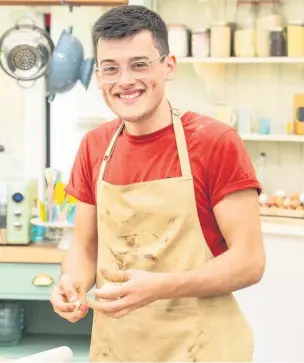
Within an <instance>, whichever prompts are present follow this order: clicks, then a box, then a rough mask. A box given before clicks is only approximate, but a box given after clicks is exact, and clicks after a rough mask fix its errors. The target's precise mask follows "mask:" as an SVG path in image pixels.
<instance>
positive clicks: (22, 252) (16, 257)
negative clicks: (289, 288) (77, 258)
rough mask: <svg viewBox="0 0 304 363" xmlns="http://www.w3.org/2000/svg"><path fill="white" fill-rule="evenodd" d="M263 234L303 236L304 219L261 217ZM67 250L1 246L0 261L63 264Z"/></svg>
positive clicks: (50, 245) (52, 246) (53, 246)
mask: <svg viewBox="0 0 304 363" xmlns="http://www.w3.org/2000/svg"><path fill="white" fill-rule="evenodd" d="M261 219H262V229H263V234H264V235H265V236H266V235H273V236H280V237H281V238H282V237H291V238H292V237H296V238H297V237H303V242H304V219H295V218H280V217H261ZM65 252H66V251H65V250H62V249H59V248H57V244H55V243H42V244H30V245H26V246H13V245H4V246H0V262H3V263H5V262H7V263H46V264H61V262H62V259H63V256H64V254H65Z"/></svg>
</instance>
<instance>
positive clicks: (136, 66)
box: [131, 62, 149, 72]
mask: <svg viewBox="0 0 304 363" xmlns="http://www.w3.org/2000/svg"><path fill="white" fill-rule="evenodd" d="M131 69H132V70H133V71H136V72H142V71H146V70H147V69H149V63H146V62H136V63H133V64H132V65H131Z"/></svg>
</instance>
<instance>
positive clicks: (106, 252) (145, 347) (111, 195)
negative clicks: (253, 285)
mask: <svg viewBox="0 0 304 363" xmlns="http://www.w3.org/2000/svg"><path fill="white" fill-rule="evenodd" d="M172 113H173V126H174V131H175V137H176V143H177V151H178V155H179V160H180V164H181V170H182V176H181V177H177V178H170V179H164V180H155V181H149V182H142V183H135V184H131V185H125V186H116V185H111V184H109V183H107V182H105V181H104V180H103V179H104V174H105V169H106V165H107V162H111V159H110V157H111V154H112V152H113V149H114V145H115V142H116V140H117V137H118V136H119V134H120V133H121V132H122V130H123V127H124V125H123V124H122V125H121V127H120V128H119V129H118V130H117V132H116V133H115V135H114V136H113V138H112V141H111V142H110V145H109V147H108V149H107V151H106V154H105V158H104V160H103V162H102V165H101V170H100V176H99V181H98V188H97V211H98V235H99V242H98V243H99V244H98V269H100V268H101V267H102V268H107V269H109V270H112V271H113V270H115V269H117V268H119V269H142V270H148V271H153V272H181V271H186V270H191V269H195V268H198V267H202V266H203V265H204V264H205V263H206V262H207V261H208V260H210V259H212V258H213V256H212V254H211V252H210V250H209V248H208V245H207V243H206V240H205V238H204V236H203V234H202V230H201V226H200V223H199V219H198V215H197V209H196V203H195V196H194V186H193V178H192V174H191V167H190V162H189V156H188V151H187V145H186V140H185V135H184V130H183V126H182V123H181V119H180V117H179V113H178V111H176V110H172ZM125 167H126V169H128V165H126V166H125ZM104 282H105V281H104V279H103V277H102V276H100V274H99V273H97V282H96V283H97V287H101V286H102V285H103V283H104ZM252 354H253V335H252V331H251V328H250V327H249V325H248V323H247V321H246V320H245V318H244V316H243V314H242V312H241V311H240V309H239V307H238V305H237V303H236V301H235V299H234V297H233V295H232V294H229V295H225V296H220V297H213V298H182V299H174V300H161V301H157V302H155V303H152V304H150V305H148V306H146V307H143V308H141V309H138V310H136V311H134V312H132V313H130V314H128V315H127V316H125V317H123V318H121V319H118V320H117V319H113V318H110V317H108V316H106V315H104V314H102V313H98V312H95V313H94V321H93V330H92V339H91V351H90V361H91V362H117V361H120V362H169V361H170V362H178V361H180V362H227V361H228V362H240V361H242V362H245V361H251V360H252Z"/></svg>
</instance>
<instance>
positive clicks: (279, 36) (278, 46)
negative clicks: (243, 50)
mask: <svg viewBox="0 0 304 363" xmlns="http://www.w3.org/2000/svg"><path fill="white" fill-rule="evenodd" d="M269 40H270V55H271V57H284V56H286V37H285V33H284V29H283V28H282V27H277V28H273V29H270V35H269Z"/></svg>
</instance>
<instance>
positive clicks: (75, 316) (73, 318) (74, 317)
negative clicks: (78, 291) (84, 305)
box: [55, 310, 88, 323]
mask: <svg viewBox="0 0 304 363" xmlns="http://www.w3.org/2000/svg"><path fill="white" fill-rule="evenodd" d="M55 312H56V313H57V314H58V315H60V316H61V317H62V318H63V319H66V320H68V321H69V322H71V323H76V322H77V321H79V320H80V319H82V318H84V317H85V316H86V315H87V313H88V310H87V311H76V312H72V313H71V312H69V313H63V312H60V311H56V310H55Z"/></svg>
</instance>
